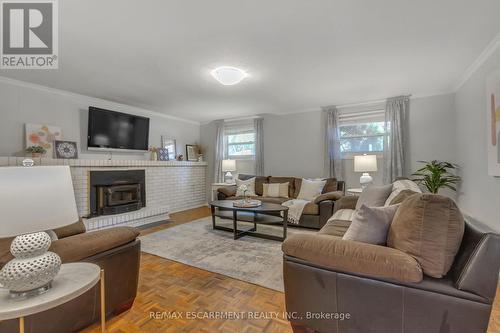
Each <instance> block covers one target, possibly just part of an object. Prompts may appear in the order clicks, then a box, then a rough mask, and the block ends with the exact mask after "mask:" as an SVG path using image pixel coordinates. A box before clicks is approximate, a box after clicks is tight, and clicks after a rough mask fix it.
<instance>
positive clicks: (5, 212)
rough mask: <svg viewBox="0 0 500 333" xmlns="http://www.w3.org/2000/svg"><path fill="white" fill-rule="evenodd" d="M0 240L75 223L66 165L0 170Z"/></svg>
mask: <svg viewBox="0 0 500 333" xmlns="http://www.w3.org/2000/svg"><path fill="white" fill-rule="evenodd" d="M0 184H1V186H0V212H1V215H0V220H1V227H0V237H12V236H18V235H22V234H27V233H33V232H38V231H45V230H51V229H55V228H59V227H63V226H66V225H68V224H71V223H74V222H76V221H78V218H79V216H78V211H77V209H76V202H75V194H74V192H73V182H72V180H71V173H70V170H69V166H39V167H2V168H0Z"/></svg>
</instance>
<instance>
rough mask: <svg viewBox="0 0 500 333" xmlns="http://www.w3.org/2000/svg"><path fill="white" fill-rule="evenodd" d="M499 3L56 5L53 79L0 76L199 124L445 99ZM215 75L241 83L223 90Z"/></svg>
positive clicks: (294, 0) (34, 73) (93, 0)
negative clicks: (225, 72)
mask: <svg viewBox="0 0 500 333" xmlns="http://www.w3.org/2000/svg"><path fill="white" fill-rule="evenodd" d="M499 13H500V1H498V0H475V1H472V0H439V1H436V0H378V1H373V0H364V1H363V0H343V1H341V0H252V1H249V0H209V1H203V0H199V1H194V0H135V1H131V0H126V1H125V0H106V1H102V0H72V1H66V0H64V1H59V17H60V21H59V26H60V39H59V45H60V52H59V54H60V63H59V70H1V71H0V75H2V76H6V77H10V78H15V79H19V80H23V81H28V82H33V83H37V84H42V85H45V86H49V87H53V88H59V89H63V90H68V91H71V92H76V93H80V94H85V95H89V96H93V97H98V98H104V99H108V100H112V101H116V102H120V103H125V104H130V105H133V106H137V107H142V108H146V109H150V110H154V111H159V112H163V113H166V114H170V115H174V116H178V117H183V118H187V119H191V120H197V121H202V122H203V121H208V120H212V119H217V118H227V117H238V116H245V115H254V114H262V113H288V112H297V111H307V110H313V109H319V107H320V106H322V105H331V104H344V103H351V102H358V101H365V100H371V99H379V98H385V97H389V96H393V95H399V94H406V93H412V94H413V95H414V96H415V95H416V96H419V95H430V94H437V93H444V92H450V91H451V90H452V87H453V85H454V84H456V82H457V80H459V78H460V76H461V75H462V74H463V73H464V71H465V70H466V68H467V67H468V66H469V65H471V63H472V62H473V61H474V60H475V59H476V58H477V57H478V56H479V54H480V53H481V52H482V51H483V49H484V48H485V47H486V46H487V45H488V43H489V42H490V41H491V40H492V39H493V38H494V37H495V36H496V35H497V33H498V32H499V31H500V20H499V19H498V15H499ZM220 65H230V66H238V67H241V68H243V69H245V70H247V71H248V73H249V74H250V75H251V77H249V78H247V79H245V80H244V81H243V82H242V83H241V84H239V85H236V86H223V85H221V84H219V83H218V82H216V81H215V80H214V79H213V77H211V76H210V70H211V69H213V68H214V67H217V66H220Z"/></svg>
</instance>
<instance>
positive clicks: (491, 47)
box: [453, 33, 500, 92]
mask: <svg viewBox="0 0 500 333" xmlns="http://www.w3.org/2000/svg"><path fill="white" fill-rule="evenodd" d="M499 46H500V33H498V34H497V35H496V36H495V38H493V40H492V41H491V42H490V43H489V44H488V46H486V48H485V49H484V50H483V52H481V54H480V55H479V56H478V57H477V58H476V60H475V61H474V62H473V63H472V64H471V65H470V66H469V67H468V68H467V69H466V70H465V72H464V73H463V74H462V76H461V77H460V79H459V80H458V81H457V82H456V84H455V85H454V86H453V91H455V92H456V91H458V90H459V89H460V88H462V86H463V85H464V84H465V82H467V81H468V80H469V79H470V78H471V76H472V75H473V74H474V73H475V72H476V71H477V70H478V69H479V68H480V67H481V66H482V65H483V64H484V63H485V62H486V61H487V60H488V59H489V58H490V57H491V55H492V54H493V53H494V52H495V51H496V50H497V49H498V47H499Z"/></svg>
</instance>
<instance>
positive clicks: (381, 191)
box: [356, 184, 392, 209]
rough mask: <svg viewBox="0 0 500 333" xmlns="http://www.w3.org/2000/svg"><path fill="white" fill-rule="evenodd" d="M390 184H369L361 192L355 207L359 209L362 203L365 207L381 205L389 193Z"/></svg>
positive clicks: (390, 189)
mask: <svg viewBox="0 0 500 333" xmlns="http://www.w3.org/2000/svg"><path fill="white" fill-rule="evenodd" d="M391 191H392V184H389V185H382V186H375V185H370V186H368V187H367V188H365V189H364V190H363V192H361V195H360V196H359V199H358V202H357V203H356V209H359V208H360V207H361V206H362V205H365V206H367V207H382V206H383V205H384V203H385V201H386V200H387V197H388V196H389V195H390V194H391Z"/></svg>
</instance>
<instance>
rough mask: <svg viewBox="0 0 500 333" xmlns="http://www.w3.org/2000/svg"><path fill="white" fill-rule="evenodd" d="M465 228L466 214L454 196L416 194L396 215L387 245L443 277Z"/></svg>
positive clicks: (426, 270) (434, 274)
mask: <svg viewBox="0 0 500 333" xmlns="http://www.w3.org/2000/svg"><path fill="white" fill-rule="evenodd" d="M464 228H465V223H464V218H463V216H462V213H461V212H460V209H458V207H457V205H456V204H455V202H454V201H453V200H451V199H450V198H447V197H444V196H441V195H437V194H414V195H412V196H411V197H409V198H407V199H406V200H405V201H404V202H403V203H402V204H401V205H400V207H399V209H398V211H397V213H396V215H395V216H394V220H393V222H392V225H391V227H390V229H389V235H388V238H387V245H388V246H389V247H392V248H395V249H398V250H400V251H403V252H405V253H407V254H409V255H411V256H412V257H414V258H415V259H416V260H417V261H418V262H419V264H420V266H422V270H423V271H424V273H425V274H427V275H429V276H432V277H435V278H441V277H443V276H445V275H446V273H448V271H449V270H450V267H451V264H452V263H453V260H454V259H455V255H456V254H457V252H458V249H459V247H460V243H461V242H462V236H463V234H464Z"/></svg>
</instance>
